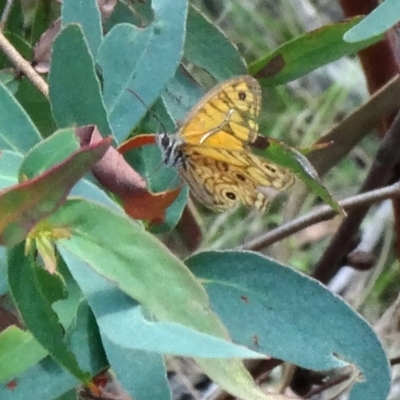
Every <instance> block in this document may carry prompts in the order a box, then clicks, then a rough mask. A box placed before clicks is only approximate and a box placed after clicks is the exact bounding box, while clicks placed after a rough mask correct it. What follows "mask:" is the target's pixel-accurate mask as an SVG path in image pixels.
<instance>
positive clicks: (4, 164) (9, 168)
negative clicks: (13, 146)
mask: <svg viewBox="0 0 400 400" xmlns="http://www.w3.org/2000/svg"><path fill="white" fill-rule="evenodd" d="M22 160H23V158H22V155H21V154H20V153H15V152H13V151H9V150H3V151H2V152H1V153H0V190H2V189H5V188H7V187H9V186H12V185H15V184H17V183H18V170H19V168H20V165H21V162H22Z"/></svg>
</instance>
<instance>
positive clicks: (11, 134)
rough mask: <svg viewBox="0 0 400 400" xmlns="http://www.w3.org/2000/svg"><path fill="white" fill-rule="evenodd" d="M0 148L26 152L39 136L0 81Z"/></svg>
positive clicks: (26, 115) (23, 111) (25, 114)
mask: <svg viewBox="0 0 400 400" xmlns="http://www.w3.org/2000/svg"><path fill="white" fill-rule="evenodd" d="M0 104H1V113H0V148H1V149H8V150H13V151H16V152H19V153H21V154H24V153H26V152H27V151H28V150H29V149H31V147H32V146H34V145H35V144H36V143H37V142H38V141H39V140H40V139H41V138H40V133H39V132H38V130H37V129H36V127H35V125H34V124H33V122H32V121H31V119H30V118H29V116H28V114H27V113H26V112H25V110H24V109H23V108H22V107H21V105H20V104H19V103H18V102H17V101H16V100H15V98H14V96H12V94H11V93H10V92H9V91H8V90H7V89H6V87H5V86H3V85H2V84H1V83H0Z"/></svg>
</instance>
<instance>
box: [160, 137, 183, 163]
mask: <svg viewBox="0 0 400 400" xmlns="http://www.w3.org/2000/svg"><path fill="white" fill-rule="evenodd" d="M156 142H157V145H158V147H159V148H160V150H161V153H162V156H163V162H164V163H165V164H166V165H167V166H169V167H179V166H183V167H184V166H185V155H184V153H183V151H182V145H183V140H182V139H180V138H178V137H176V136H172V135H169V134H168V133H165V132H163V133H160V134H158V135H157V136H156Z"/></svg>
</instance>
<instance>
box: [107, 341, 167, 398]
mask: <svg viewBox="0 0 400 400" xmlns="http://www.w3.org/2000/svg"><path fill="white" fill-rule="evenodd" d="M102 340H103V345H104V348H105V351H106V354H107V359H108V360H109V362H110V365H111V366H112V370H113V372H114V373H115V374H116V375H117V377H118V382H120V383H121V385H122V387H123V388H124V390H126V391H127V392H128V393H129V394H131V395H132V396H133V398H134V399H136V400H153V399H163V400H169V399H172V395H171V389H170V387H169V382H168V379H167V371H166V370H165V365H164V358H163V356H162V355H160V354H157V353H154V352H147V351H140V350H132V349H127V348H126V347H122V346H119V345H118V344H116V343H114V342H113V341H111V340H109V339H108V337H105V336H102Z"/></svg>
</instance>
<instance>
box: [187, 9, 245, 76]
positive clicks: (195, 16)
mask: <svg viewBox="0 0 400 400" xmlns="http://www.w3.org/2000/svg"><path fill="white" fill-rule="evenodd" d="M186 29H187V34H186V40H185V50H184V56H185V58H186V59H187V60H188V61H189V62H191V63H193V64H194V65H197V66H198V67H200V68H203V69H204V70H206V71H207V72H208V73H209V74H210V75H212V76H213V77H214V78H215V79H216V80H217V81H220V80H224V79H228V78H231V77H232V76H235V75H241V74H245V73H247V67H246V64H245V62H244V60H243V58H242V56H241V55H240V53H239V51H238V49H237V48H236V47H235V46H234V45H233V44H232V43H231V42H230V41H229V40H228V38H227V37H226V36H225V35H224V33H223V32H222V31H221V30H220V29H219V28H218V27H216V26H215V24H213V23H212V22H211V21H209V20H208V19H207V18H206V17H205V16H204V15H203V14H202V13H201V12H200V11H199V10H198V9H196V8H195V7H193V6H191V7H189V14H188V20H187V26H186Z"/></svg>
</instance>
